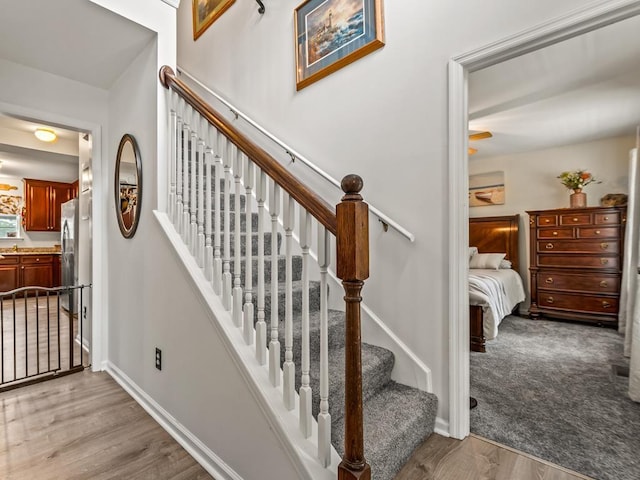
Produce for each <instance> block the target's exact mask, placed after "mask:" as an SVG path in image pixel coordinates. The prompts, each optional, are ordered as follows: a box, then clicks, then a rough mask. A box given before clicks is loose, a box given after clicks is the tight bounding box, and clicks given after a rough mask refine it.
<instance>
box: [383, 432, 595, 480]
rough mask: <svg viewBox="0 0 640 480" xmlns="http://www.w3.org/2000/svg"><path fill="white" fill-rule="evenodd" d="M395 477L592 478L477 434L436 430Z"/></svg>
mask: <svg viewBox="0 0 640 480" xmlns="http://www.w3.org/2000/svg"><path fill="white" fill-rule="evenodd" d="M395 480H591V479H589V477H585V476H584V475H581V474H579V473H575V472H570V471H569V470H567V469H565V468H562V467H559V466H556V465H552V464H550V463H548V462H546V461H544V460H540V459H537V458H534V457H532V456H530V455H527V454H523V453H520V452H517V451H515V450H513V449H511V448H508V447H505V446H502V445H499V444H497V443H494V442H492V441H489V440H486V439H483V438H480V437H477V436H475V435H471V436H469V437H467V438H465V439H464V440H462V441H460V440H455V439H453V438H447V437H443V436H441V435H437V434H433V435H431V436H430V437H429V438H428V439H427V441H426V442H424V443H423V444H422V445H421V446H420V447H418V448H417V449H416V450H415V452H413V455H412V456H411V458H410V459H409V461H408V462H407V464H406V465H405V466H404V467H403V468H402V470H401V471H400V472H399V473H398V475H397V476H396V478H395Z"/></svg>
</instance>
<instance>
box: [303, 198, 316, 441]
mask: <svg viewBox="0 0 640 480" xmlns="http://www.w3.org/2000/svg"><path fill="white" fill-rule="evenodd" d="M310 243H311V215H310V214H309V212H307V211H306V210H304V209H303V208H300V247H301V248H302V365H301V367H302V368H301V370H302V372H301V373H302V378H301V385H300V431H301V432H302V435H304V438H309V437H310V436H311V425H312V418H313V417H312V415H311V393H312V392H311V386H310V382H311V376H310V375H309V369H310V359H309V247H310Z"/></svg>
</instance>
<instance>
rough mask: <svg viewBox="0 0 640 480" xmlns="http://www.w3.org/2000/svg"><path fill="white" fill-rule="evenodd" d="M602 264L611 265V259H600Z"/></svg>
mask: <svg viewBox="0 0 640 480" xmlns="http://www.w3.org/2000/svg"><path fill="white" fill-rule="evenodd" d="M600 263H601V264H602V265H606V264H607V263H609V259H608V258H601V259H600Z"/></svg>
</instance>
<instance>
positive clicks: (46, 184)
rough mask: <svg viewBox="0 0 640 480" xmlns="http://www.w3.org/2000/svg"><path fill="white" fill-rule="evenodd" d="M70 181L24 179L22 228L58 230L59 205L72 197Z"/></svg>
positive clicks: (45, 230)
mask: <svg viewBox="0 0 640 480" xmlns="http://www.w3.org/2000/svg"><path fill="white" fill-rule="evenodd" d="M73 191H74V189H73V185H72V184H71V183H63V182H50V181H46V180H34V179H30V178H25V179H24V197H25V212H24V228H25V230H28V231H35V232H59V231H60V206H61V205H62V204H63V203H64V202H66V201H68V200H71V198H73Z"/></svg>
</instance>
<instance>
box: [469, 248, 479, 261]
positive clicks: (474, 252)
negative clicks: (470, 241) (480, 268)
mask: <svg viewBox="0 0 640 480" xmlns="http://www.w3.org/2000/svg"><path fill="white" fill-rule="evenodd" d="M476 253H478V247H469V260H471V257H473V256H474V255H475V254H476Z"/></svg>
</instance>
